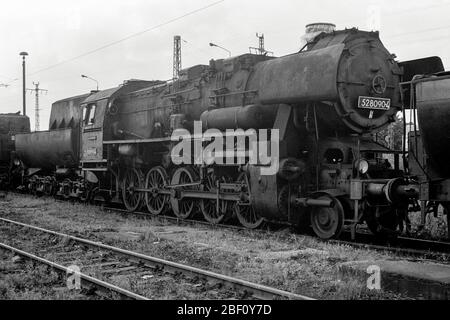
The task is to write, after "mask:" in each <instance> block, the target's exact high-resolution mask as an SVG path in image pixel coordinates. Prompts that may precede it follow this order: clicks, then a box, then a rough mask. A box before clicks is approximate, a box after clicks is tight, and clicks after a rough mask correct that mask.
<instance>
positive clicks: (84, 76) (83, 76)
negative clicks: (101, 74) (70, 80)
mask: <svg viewBox="0 0 450 320" xmlns="http://www.w3.org/2000/svg"><path fill="white" fill-rule="evenodd" d="M81 77H82V78H86V79H90V80H92V81H95V83H97V91H98V81H97V80H95V79H93V78H91V77H88V76H86V75H84V74H82V75H81Z"/></svg>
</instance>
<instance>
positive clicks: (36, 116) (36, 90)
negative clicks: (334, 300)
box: [27, 82, 48, 131]
mask: <svg viewBox="0 0 450 320" xmlns="http://www.w3.org/2000/svg"><path fill="white" fill-rule="evenodd" d="M33 85H34V89H27V90H28V91H31V92H33V91H34V93H35V101H36V103H35V107H34V131H39V111H40V110H39V94H40V92H48V90H47V89H40V88H39V82H33Z"/></svg>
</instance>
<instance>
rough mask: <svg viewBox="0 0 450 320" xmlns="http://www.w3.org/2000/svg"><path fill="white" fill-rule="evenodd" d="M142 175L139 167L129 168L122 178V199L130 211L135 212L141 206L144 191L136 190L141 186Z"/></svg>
mask: <svg viewBox="0 0 450 320" xmlns="http://www.w3.org/2000/svg"><path fill="white" fill-rule="evenodd" d="M141 181H142V175H141V172H140V171H139V170H137V169H127V171H126V172H125V176H124V177H123V180H122V199H123V203H124V204H125V207H126V208H127V210H128V211H130V212H133V211H136V210H137V209H138V208H139V205H140V204H141V200H142V193H141V192H139V191H136V189H137V188H139V187H140V186H141Z"/></svg>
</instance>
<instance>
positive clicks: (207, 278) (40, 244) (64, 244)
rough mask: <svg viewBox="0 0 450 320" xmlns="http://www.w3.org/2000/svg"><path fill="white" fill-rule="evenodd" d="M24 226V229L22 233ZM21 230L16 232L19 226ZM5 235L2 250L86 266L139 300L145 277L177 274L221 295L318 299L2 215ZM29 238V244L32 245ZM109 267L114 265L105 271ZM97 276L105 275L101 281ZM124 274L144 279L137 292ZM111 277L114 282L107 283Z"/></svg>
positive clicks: (91, 280) (112, 287)
mask: <svg viewBox="0 0 450 320" xmlns="http://www.w3.org/2000/svg"><path fill="white" fill-rule="evenodd" d="M17 228H19V229H20V230H19V232H17ZM14 229H15V230H14ZM0 230H1V238H2V239H3V238H4V237H6V238H7V239H10V242H14V243H13V244H4V243H3V244H2V245H0V248H2V249H4V250H9V251H13V252H15V253H16V254H18V255H21V256H24V257H26V258H28V259H32V260H34V261H38V262H40V263H44V264H47V265H49V266H51V267H53V268H55V269H57V270H59V271H60V272H67V268H66V267H64V266H63V264H64V263H65V264H67V263H70V264H73V261H75V262H76V264H77V265H80V267H81V269H83V270H87V272H86V274H84V273H83V276H82V277H81V278H82V280H83V281H85V282H87V283H90V284H93V285H95V286H96V287H101V288H102V289H104V290H109V291H114V292H117V293H118V294H119V295H121V296H125V297H127V298H133V299H146V298H148V295H149V292H150V293H151V287H149V286H148V284H146V283H145V282H146V281H141V280H142V279H152V278H153V277H155V276H158V275H167V274H170V275H171V276H173V277H175V278H176V280H177V282H180V283H184V284H186V285H188V286H189V285H190V286H191V287H192V284H193V283H194V287H196V288H200V289H201V290H208V289H209V290H211V291H213V292H214V294H217V296H218V298H222V299H223V298H250V299H295V300H313V299H312V298H310V297H307V296H303V295H298V294H294V293H291V292H287V291H283V290H279V289H276V288H271V287H267V286H264V285H260V284H256V283H251V282H248V281H245V280H242V279H238V278H234V277H230V276H226V275H221V274H218V273H214V272H210V271H206V270H202V269H199V268H195V267H191V266H187V265H183V264H179V263H176V262H172V261H167V260H163V259H160V258H156V257H151V256H147V255H144V254H140V253H137V252H132V251H129V250H125V249H121V248H118V247H113V246H109V245H106V244H102V243H100V242H96V241H92V240H89V239H84V238H80V237H75V236H72V235H68V234H64V233H60V232H56V231H52V230H48V229H44V228H40V227H37V226H32V225H29V224H25V223H22V222H18V221H14V220H10V219H5V218H0ZM29 232H32V234H33V237H32V239H31V240H32V243H30V237H29V234H28V233H29ZM24 242H28V243H27V244H26V245H25V244H24ZM17 244H20V245H22V246H29V247H30V246H31V247H32V251H34V252H37V253H30V252H27V251H30V250H27V251H25V249H18V248H16V247H15V246H17ZM38 253H40V254H41V255H42V254H43V255H47V256H49V255H50V256H52V257H53V258H54V257H58V260H59V261H62V263H58V262H53V261H50V260H49V259H46V258H45V257H39V256H38V255H37V254H38ZM105 268H108V269H105ZM91 274H100V275H101V276H100V278H103V279H98V278H94V277H93V276H91ZM118 274H120V275H121V277H122V279H123V277H125V278H128V279H129V280H130V283H131V281H134V282H133V283H135V282H136V281H140V282H139V283H137V285H134V286H133V290H128V289H124V288H121V287H119V286H117V285H115V284H114V283H110V282H109V281H113V280H112V279H113V277H112V276H111V275H118ZM105 279H107V280H108V281H106V280H105ZM136 290H137V291H138V292H137V293H134V292H135V291H136Z"/></svg>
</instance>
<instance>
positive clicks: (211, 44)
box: [209, 42, 231, 57]
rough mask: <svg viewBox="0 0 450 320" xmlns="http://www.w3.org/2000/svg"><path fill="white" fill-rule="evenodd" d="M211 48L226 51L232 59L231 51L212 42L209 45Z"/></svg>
mask: <svg viewBox="0 0 450 320" xmlns="http://www.w3.org/2000/svg"><path fill="white" fill-rule="evenodd" d="M209 46H210V47H217V48H220V49H222V50H225V51H226V52H228V55H229V56H230V57H231V51H230V50H228V49H225V48H224V47H221V46H219V45H217V44H215V43H212V42H210V43H209Z"/></svg>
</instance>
